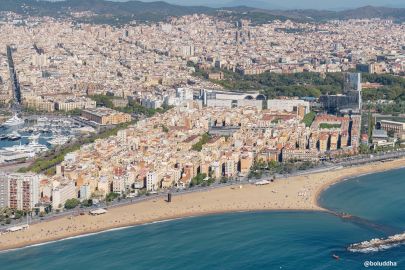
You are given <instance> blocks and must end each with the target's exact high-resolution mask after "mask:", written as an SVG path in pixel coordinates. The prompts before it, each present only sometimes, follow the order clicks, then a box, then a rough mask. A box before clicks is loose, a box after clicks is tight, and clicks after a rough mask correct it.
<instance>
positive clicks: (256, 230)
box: [0, 169, 405, 270]
mask: <svg viewBox="0 0 405 270" xmlns="http://www.w3.org/2000/svg"><path fill="white" fill-rule="evenodd" d="M280 181H282V180H280ZM319 202H320V204H321V205H322V206H324V207H326V208H328V209H331V210H333V211H335V212H337V213H342V212H344V213H348V214H351V215H353V216H354V217H355V218H353V219H342V218H340V217H339V216H337V215H334V214H333V213H324V212H309V211H308V212H298V211H274V212H271V211H270V212H265V211H263V212H239V213H227V214H216V215H208V216H200V217H190V218H184V219H176V220H168V221H163V222H156V223H151V224H146V225H141V226H135V227H129V228H123V229H115V230H111V231H106V232H102V233H97V234H92V235H88V236H81V237H75V238H70V239H67V240H61V241H56V242H52V243H48V244H42V245H37V246H32V247H27V248H22V249H17V250H12V251H8V252H2V253H0V269H1V270H8V269H10V270H15V269H41V270H45V269H72V270H81V269H86V270H91V269H98V270H100V269H119V270H121V269H145V270H150V269H173V270H179V269H190V270H197V269H201V270H208V269H221V270H222V269H224V270H225V269H229V270H238V269H241V270H249V269H252V270H253V269H270V270H273V269H293V270H306V269H308V270H318V269H319V270H321V269H322V270H323V269H325V270H326V269H327V270H333V269H336V270H351V269H353V270H354V269H356V270H357V269H367V268H368V269H387V268H388V269H389V268H392V269H405V246H397V247H392V248H390V249H388V250H385V251H379V252H374V253H353V252H350V251H348V250H347V247H348V245H350V244H352V243H356V242H359V241H364V240H370V239H372V238H375V237H386V236H389V235H392V234H395V233H398V232H404V231H405V169H396V170H392V171H387V172H382V173H376V174H369V175H363V176H360V177H357V178H353V179H349V180H347V181H344V182H340V183H338V184H336V185H333V186H332V187H330V188H329V189H327V190H326V191H324V192H323V194H322V195H321V197H320V199H319ZM333 255H337V256H339V257H340V259H339V260H336V259H335V258H333ZM369 262H372V263H378V262H381V263H383V262H386V263H389V262H391V264H390V265H393V264H394V263H395V265H396V267H395V266H391V267H371V266H369V267H366V266H368V265H369Z"/></svg>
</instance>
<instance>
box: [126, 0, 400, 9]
mask: <svg viewBox="0 0 405 270" xmlns="http://www.w3.org/2000/svg"><path fill="white" fill-rule="evenodd" d="M120 1H124V0H120ZM141 1H144V2H152V1H153V0H141ZM164 1H165V2H168V3H172V4H179V5H204V6H211V7H222V6H237V5H245V6H251V7H260V8H268V9H329V10H342V9H348V8H357V7H362V6H366V5H372V6H384V7H402V8H405V0H164Z"/></svg>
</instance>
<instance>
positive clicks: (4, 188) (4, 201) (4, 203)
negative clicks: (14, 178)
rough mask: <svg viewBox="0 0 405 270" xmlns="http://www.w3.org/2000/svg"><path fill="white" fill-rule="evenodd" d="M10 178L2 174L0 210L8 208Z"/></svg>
mask: <svg viewBox="0 0 405 270" xmlns="http://www.w3.org/2000/svg"><path fill="white" fill-rule="evenodd" d="M8 193H9V189H8V178H7V175H6V174H5V173H0V209H1V208H5V207H8Z"/></svg>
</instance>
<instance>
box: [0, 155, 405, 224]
mask: <svg viewBox="0 0 405 270" xmlns="http://www.w3.org/2000/svg"><path fill="white" fill-rule="evenodd" d="M401 157H405V150H398V151H391V152H385V153H380V154H373V155H359V156H356V157H351V158H346V159H342V160H341V161H340V162H335V163H332V162H324V163H322V164H320V165H319V166H317V167H314V168H311V169H308V170H305V171H297V172H294V173H291V174H283V175H276V179H277V180H280V179H285V178H288V177H292V176H299V175H308V174H313V173H319V172H324V171H330V170H338V169H341V168H343V167H351V166H359V165H362V164H366V163H371V162H383V161H386V160H391V159H398V158H401ZM272 178H273V177H272V176H263V177H262V178H260V179H248V178H247V177H239V178H237V179H233V180H230V181H227V182H226V183H218V182H215V183H213V184H212V185H210V186H207V187H198V186H197V187H192V188H187V189H176V188H173V189H171V190H170V191H162V192H159V193H156V194H150V195H148V196H146V195H143V196H139V197H134V198H125V199H121V200H115V201H113V202H110V203H108V204H106V203H105V202H101V203H100V204H98V205H94V206H92V207H86V208H76V209H72V210H66V211H63V212H60V213H52V214H48V215H46V216H45V217H42V218H40V217H39V216H32V217H28V219H29V223H30V224H35V223H39V222H42V221H47V220H53V219H57V218H60V217H69V216H76V215H80V213H88V212H89V211H91V210H94V209H97V208H115V207H120V206H125V205H130V204H135V203H139V202H143V201H147V200H156V199H166V198H167V194H168V193H169V192H170V193H172V195H173V197H174V198H175V196H176V195H181V194H188V193H194V192H203V191H208V190H212V189H216V188H220V187H226V186H232V185H242V184H254V183H255V182H257V181H260V180H271V179H272ZM26 223H27V220H26V219H23V220H22V221H21V222H19V223H13V224H10V225H7V226H1V228H0V231H5V230H7V228H10V227H13V226H18V225H23V224H26Z"/></svg>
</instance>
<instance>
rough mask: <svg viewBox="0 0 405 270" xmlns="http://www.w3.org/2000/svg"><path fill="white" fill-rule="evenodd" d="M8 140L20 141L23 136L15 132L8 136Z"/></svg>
mask: <svg viewBox="0 0 405 270" xmlns="http://www.w3.org/2000/svg"><path fill="white" fill-rule="evenodd" d="M7 139H9V140H10V141H18V140H19V139H21V135H20V134H19V133H18V132H17V131H13V132H11V133H10V134H9V135H8V136H7Z"/></svg>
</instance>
